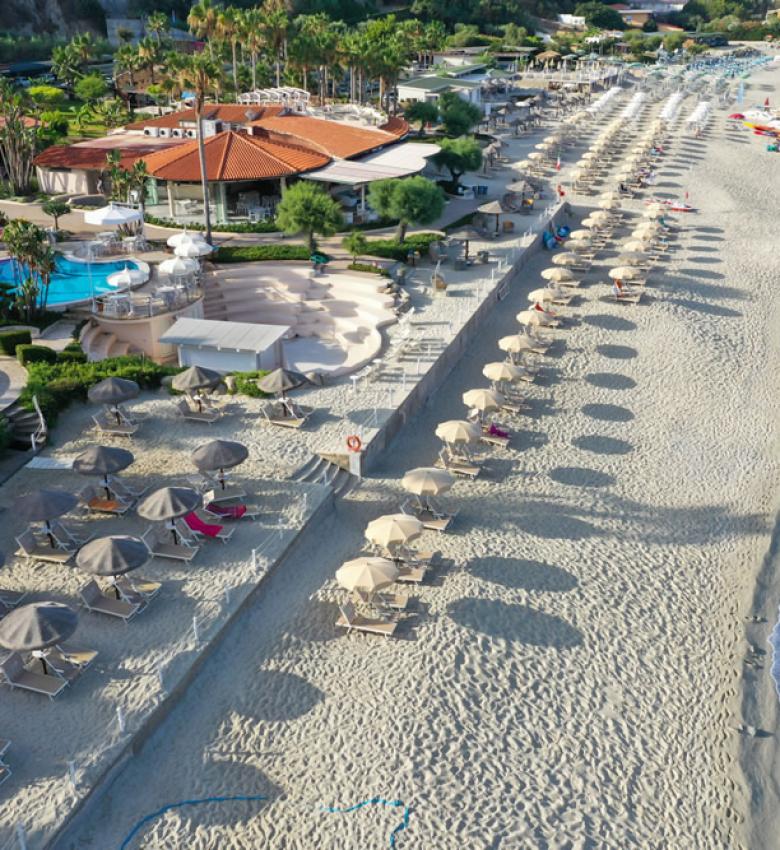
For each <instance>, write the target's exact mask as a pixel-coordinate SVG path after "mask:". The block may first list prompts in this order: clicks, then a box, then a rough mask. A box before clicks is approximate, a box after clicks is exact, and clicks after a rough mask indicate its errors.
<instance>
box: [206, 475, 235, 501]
mask: <svg viewBox="0 0 780 850" xmlns="http://www.w3.org/2000/svg"><path fill="white" fill-rule="evenodd" d="M197 489H198V491H199V492H201V493H203V501H204V502H232V501H236V500H237V499H243V498H244V497H245V496H246V490H244V488H243V487H241V486H240V485H238V484H227V483H225V482H224V481H219V479H217V478H214V477H213V476H211V475H208V474H207V473H205V472H202V473H201V481H199V482H198V484H197Z"/></svg>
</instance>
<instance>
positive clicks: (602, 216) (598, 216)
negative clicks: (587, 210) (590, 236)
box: [588, 210, 610, 224]
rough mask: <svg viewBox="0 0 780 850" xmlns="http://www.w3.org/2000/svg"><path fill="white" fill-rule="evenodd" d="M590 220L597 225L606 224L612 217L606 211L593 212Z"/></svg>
mask: <svg viewBox="0 0 780 850" xmlns="http://www.w3.org/2000/svg"><path fill="white" fill-rule="evenodd" d="M588 218H589V219H590V220H591V221H595V222H596V223H597V224H605V223H606V222H608V221H609V219H610V215H609V213H608V212H607V211H606V210H596V211H595V212H592V213H591V214H590V215H589V216H588Z"/></svg>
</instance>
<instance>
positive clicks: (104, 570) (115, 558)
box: [76, 534, 151, 576]
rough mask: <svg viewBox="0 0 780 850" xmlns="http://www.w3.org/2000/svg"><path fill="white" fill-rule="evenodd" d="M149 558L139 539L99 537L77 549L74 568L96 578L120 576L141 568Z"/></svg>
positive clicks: (122, 535) (125, 536) (116, 536)
mask: <svg viewBox="0 0 780 850" xmlns="http://www.w3.org/2000/svg"><path fill="white" fill-rule="evenodd" d="M150 558H151V553H150V552H149V548H148V547H147V545H146V543H144V541H143V540H141V538H140V537H130V536H129V535H125V534H115V535H112V536H110V537H99V538H98V539H97V540H91V541H90V542H89V543H87V544H85V545H84V546H82V547H81V549H79V551H78V554H77V555H76V566H77V567H78V568H79V569H80V570H83V571H84V572H85V573H92V575H96V576H121V575H124V574H125V573H129V572H131V571H132V570H137V569H140V568H141V567H143V566H144V565H145V564H146V563H147V562H148V561H149V559H150Z"/></svg>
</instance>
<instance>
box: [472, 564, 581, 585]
mask: <svg viewBox="0 0 780 850" xmlns="http://www.w3.org/2000/svg"><path fill="white" fill-rule="evenodd" d="M466 569H467V570H468V571H469V572H470V573H471V574H472V575H473V576H475V577H476V578H480V579H483V580H484V581H489V582H491V583H492V584H500V585H502V586H503V587H507V588H510V589H511V590H527V591H529V592H539V593H566V592H568V591H570V590H574V588H575V587H577V584H578V582H577V578H576V577H575V576H573V575H572V574H571V573H570V572H568V571H567V570H564V569H562V568H561V567H555V566H553V565H552V564H546V563H544V562H543V561H529V560H526V559H525V558H499V557H497V558H480V559H478V560H474V561H471V563H469V564H468V565H467V567H466Z"/></svg>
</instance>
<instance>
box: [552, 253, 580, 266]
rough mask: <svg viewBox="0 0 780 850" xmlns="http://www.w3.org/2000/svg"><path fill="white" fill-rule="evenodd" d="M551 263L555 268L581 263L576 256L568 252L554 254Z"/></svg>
mask: <svg viewBox="0 0 780 850" xmlns="http://www.w3.org/2000/svg"><path fill="white" fill-rule="evenodd" d="M552 261H553V263H555V265H556V266H576V265H579V264H580V263H581V262H582V260H581V259H580V258H579V257H578V256H577V255H576V254H572V253H571V252H569V251H567V252H565V253H563V254H555V256H553V258H552Z"/></svg>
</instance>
